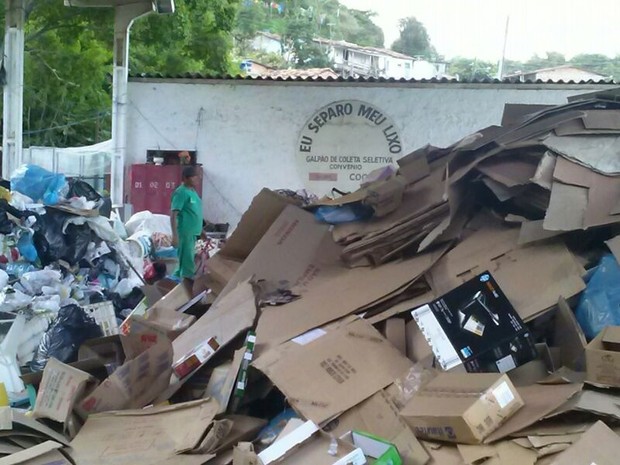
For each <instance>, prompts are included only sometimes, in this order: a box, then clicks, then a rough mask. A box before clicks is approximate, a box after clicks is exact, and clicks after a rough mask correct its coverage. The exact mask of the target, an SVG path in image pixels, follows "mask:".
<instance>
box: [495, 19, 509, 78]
mask: <svg viewBox="0 0 620 465" xmlns="http://www.w3.org/2000/svg"><path fill="white" fill-rule="evenodd" d="M509 26H510V16H506V30H505V32H504V48H503V49H502V58H501V59H500V60H499V67H498V70H497V78H498V79H500V80H501V79H503V77H504V62H505V61H506V44H507V43H508V27H509Z"/></svg>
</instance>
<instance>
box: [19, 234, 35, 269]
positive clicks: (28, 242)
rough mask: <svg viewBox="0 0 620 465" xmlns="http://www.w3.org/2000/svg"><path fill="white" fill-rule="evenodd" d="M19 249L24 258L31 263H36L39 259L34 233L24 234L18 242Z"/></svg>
mask: <svg viewBox="0 0 620 465" xmlns="http://www.w3.org/2000/svg"><path fill="white" fill-rule="evenodd" d="M17 249H18V250H19V253H20V254H21V256H22V257H24V258H25V259H26V260H27V261H29V262H30V263H34V262H36V261H37V259H38V258H39V255H38V252H37V249H36V247H35V246H34V241H33V233H32V232H26V233H23V234H22V235H21V236H20V238H19V240H18V241H17Z"/></svg>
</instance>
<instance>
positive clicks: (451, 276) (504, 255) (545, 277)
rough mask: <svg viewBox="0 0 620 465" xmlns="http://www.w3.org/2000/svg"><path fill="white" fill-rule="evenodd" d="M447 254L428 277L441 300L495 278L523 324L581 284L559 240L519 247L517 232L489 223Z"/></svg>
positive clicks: (486, 220) (579, 273)
mask: <svg viewBox="0 0 620 465" xmlns="http://www.w3.org/2000/svg"><path fill="white" fill-rule="evenodd" d="M480 220H481V222H482V224H483V225H484V226H482V227H481V228H480V229H478V230H477V231H476V232H475V233H473V234H471V235H470V236H469V237H467V238H465V239H464V240H463V241H462V242H461V243H459V244H458V245H457V246H456V247H455V248H454V249H452V250H451V251H450V252H448V253H447V254H446V256H445V257H443V258H442V259H441V260H440V261H439V262H438V263H437V265H435V266H434V267H433V268H432V269H431V271H430V273H429V275H430V277H431V283H430V284H431V287H432V288H433V290H434V291H435V292H436V294H437V295H443V294H446V293H447V292H449V291H451V290H452V289H454V288H456V287H458V286H459V285H460V284H462V283H464V282H466V281H468V280H469V279H471V278H472V277H474V276H476V275H477V274H479V273H481V272H482V271H484V270H492V273H493V277H494V278H495V280H496V281H497V282H498V284H499V286H500V287H501V289H502V290H503V291H504V293H505V294H506V297H508V300H509V301H510V302H511V303H512V305H513V306H514V308H515V309H516V311H517V313H518V314H519V316H521V318H522V319H523V321H525V322H527V321H529V320H531V319H533V318H534V317H536V316H537V315H539V314H540V313H542V312H543V311H545V310H546V309H549V308H551V307H553V306H554V305H555V304H556V303H557V301H558V298H559V297H560V296H562V297H564V298H567V299H568V298H569V297H572V296H574V295H576V294H577V293H579V292H581V291H582V290H583V289H584V288H585V284H584V282H583V280H582V278H581V276H582V274H583V269H582V268H581V267H580V266H578V265H577V263H576V262H575V260H574V258H573V255H572V254H571V253H570V252H569V251H568V249H567V248H566V246H565V245H564V244H563V243H562V242H561V241H558V240H550V241H547V242H545V243H535V244H531V245H528V246H525V247H520V246H518V245H517V242H518V237H519V230H518V229H509V228H506V227H504V226H501V225H499V224H498V223H497V222H496V221H494V220H492V219H491V218H488V217H484V218H481V219H480Z"/></svg>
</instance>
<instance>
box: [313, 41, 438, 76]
mask: <svg viewBox="0 0 620 465" xmlns="http://www.w3.org/2000/svg"><path fill="white" fill-rule="evenodd" d="M314 41H315V42H316V43H318V44H319V45H321V46H322V47H324V48H325V50H326V51H327V55H328V56H329V59H330V60H331V61H332V63H333V66H334V69H335V70H336V71H337V72H339V73H340V74H341V75H342V76H343V77H356V78H357V77H364V78H368V77H375V78H393V79H433V78H442V77H447V76H446V74H445V73H446V64H445V63H430V62H428V61H426V60H419V59H416V58H414V57H411V56H409V55H404V54H402V53H398V52H395V51H393V50H389V49H385V48H379V47H363V46H360V45H357V44H352V43H350V42H345V41H343V40H329V39H315V40H314Z"/></svg>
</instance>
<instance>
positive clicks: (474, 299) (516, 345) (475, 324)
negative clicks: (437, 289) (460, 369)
mask: <svg viewBox="0 0 620 465" xmlns="http://www.w3.org/2000/svg"><path fill="white" fill-rule="evenodd" d="M411 314H412V316H413V318H414V319H415V321H416V322H417V324H418V326H419V327H420V330H421V331H422V333H423V334H424V336H425V337H426V340H427V341H428V343H429V345H430V346H431V348H432V350H433V353H434V354H435V357H437V361H438V362H439V364H440V365H441V368H443V369H444V370H450V369H452V368H455V367H457V366H460V365H463V366H464V367H465V369H466V370H467V371H468V372H474V373H475V372H483V373H484V372H499V373H504V372H507V371H510V370H512V369H513V368H516V367H518V366H520V365H523V364H525V363H527V362H529V361H531V360H534V359H535V358H536V356H537V351H536V347H535V345H534V339H533V337H532V335H531V333H530V331H529V329H528V328H527V327H526V326H525V324H524V323H523V321H522V320H521V318H520V317H519V315H518V314H517V312H516V311H515V309H514V308H513V306H512V305H511V304H510V302H509V301H508V299H507V298H506V296H505V295H504V293H503V292H502V290H501V289H500V288H499V286H498V284H497V283H496V282H495V280H494V279H493V277H492V276H491V275H490V273H488V272H484V273H482V274H480V275H478V276H476V277H475V278H473V279H471V280H469V281H467V282H466V283H464V284H462V285H461V286H459V287H457V288H456V289H454V290H453V291H451V292H448V293H447V294H445V295H444V296H443V297H441V298H439V299H437V300H435V301H433V302H431V303H430V304H428V305H423V306H422V307H420V308H417V309H415V310H413V311H412V312H411Z"/></svg>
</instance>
